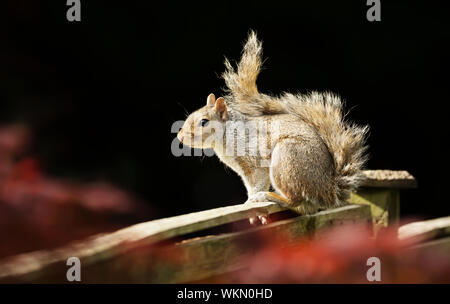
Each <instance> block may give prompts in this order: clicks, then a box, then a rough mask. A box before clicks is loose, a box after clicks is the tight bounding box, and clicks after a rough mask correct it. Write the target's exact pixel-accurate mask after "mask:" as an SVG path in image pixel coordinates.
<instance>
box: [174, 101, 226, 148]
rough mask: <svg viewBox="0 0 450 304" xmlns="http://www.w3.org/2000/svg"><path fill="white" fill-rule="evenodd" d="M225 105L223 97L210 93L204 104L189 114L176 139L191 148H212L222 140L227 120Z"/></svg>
mask: <svg viewBox="0 0 450 304" xmlns="http://www.w3.org/2000/svg"><path fill="white" fill-rule="evenodd" d="M227 118H228V114H227V105H226V102H225V99H224V98H223V97H219V98H217V100H216V97H215V96H214V94H210V95H209V96H208V98H207V100H206V105H205V106H204V107H202V108H200V109H198V110H197V111H195V112H193V113H192V114H190V115H189V117H188V118H187V119H186V121H185V122H184V125H183V127H182V128H181V130H180V131H179V132H178V135H177V137H178V140H180V141H181V142H182V143H183V144H185V145H188V146H190V147H193V148H202V149H207V148H214V146H215V145H216V144H217V143H218V142H219V141H222V140H223V134H224V128H225V123H226V121H227Z"/></svg>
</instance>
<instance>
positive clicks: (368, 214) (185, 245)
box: [0, 170, 450, 283]
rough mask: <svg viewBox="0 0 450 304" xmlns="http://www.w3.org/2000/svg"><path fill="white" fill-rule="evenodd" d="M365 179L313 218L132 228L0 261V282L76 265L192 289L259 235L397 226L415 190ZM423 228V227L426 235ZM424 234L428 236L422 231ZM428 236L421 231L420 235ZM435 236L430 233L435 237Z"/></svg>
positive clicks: (219, 214) (235, 211) (253, 211)
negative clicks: (403, 194)
mask: <svg viewBox="0 0 450 304" xmlns="http://www.w3.org/2000/svg"><path fill="white" fill-rule="evenodd" d="M365 175H366V177H367V180H366V181H365V183H364V185H363V186H362V187H361V188H360V190H358V192H357V193H354V194H352V196H351V198H350V200H349V203H350V204H349V205H347V206H344V207H340V208H336V209H330V210H326V211H321V212H318V213H316V214H312V215H300V216H299V215H296V214H293V213H291V212H290V211H288V210H286V209H284V208H283V207H281V206H280V205H278V204H274V203H270V202H264V203H254V204H239V205H233V206H227V207H222V208H216V209H211V210H205V211H200V212H195V213H190V214H185V215H180V216H175V217H170V218H164V219H159V220H154V221H150V222H144V223H140V224H136V225H133V226H130V227H127V228H124V229H121V230H118V231H116V232H113V233H106V234H100V235H96V236H93V237H90V238H89V239H86V240H83V241H77V242H74V243H72V244H69V245H67V246H65V247H62V248H59V249H56V250H51V251H47V250H42V251H36V252H30V253H24V254H20V255H16V256H12V257H9V258H6V259H3V260H2V261H0V282H61V283H64V282H67V280H66V271H67V268H68V266H67V265H66V261H67V259H68V258H69V257H77V258H79V259H80V261H81V264H82V271H83V281H84V282H103V283H107V282H115V283H116V282H124V283H143V282H145V283H180V282H195V281H199V280H204V279H208V278H211V277H214V276H218V275H222V274H226V273H229V272H233V271H236V270H239V269H242V268H243V267H245V265H244V264H243V263H242V261H243V260H244V259H243V257H245V256H249V255H251V254H252V253H253V252H254V248H252V246H248V245H246V244H248V243H249V242H247V241H248V240H250V239H255V238H257V237H258V235H259V234H261V232H263V233H264V234H265V235H270V236H271V237H272V238H274V239H276V238H277V237H281V236H282V237H283V240H284V241H285V243H286V246H288V245H289V242H290V241H295V240H298V239H299V238H300V237H304V236H305V235H308V237H316V236H318V235H320V231H321V230H322V228H324V227H330V226H335V225H342V224H343V223H360V224H361V225H359V227H361V229H371V231H373V233H374V236H376V235H377V234H378V233H379V232H380V230H381V229H384V228H386V227H388V226H390V225H397V224H398V220H399V210H400V193H399V192H400V191H401V190H402V189H405V188H414V187H416V180H415V179H414V177H412V176H411V175H410V174H409V173H408V172H406V171H389V170H374V171H365ZM266 214H271V220H272V222H271V223H270V224H268V225H264V226H258V227H251V226H250V225H249V224H248V221H247V219H248V218H249V217H250V216H257V215H266ZM419 226H420V224H417V225H416V226H405V227H401V229H400V234H399V236H400V237H402V238H413V237H415V238H417V237H418V236H419V239H420V241H423V240H430V239H432V238H433V235H434V236H435V235H436V233H440V235H443V234H448V233H449V232H450V231H449V230H450V228H449V227H450V218H443V219H440V221H437V222H433V223H432V224H431V225H430V224H429V223H428V224H427V223H422V226H420V227H419ZM424 227H427V228H424ZM427 229H428V230H427ZM424 231H426V232H424ZM433 233H434V234H433Z"/></svg>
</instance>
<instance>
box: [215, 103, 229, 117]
mask: <svg viewBox="0 0 450 304" xmlns="http://www.w3.org/2000/svg"><path fill="white" fill-rule="evenodd" d="M215 108H216V113H217V114H219V116H220V118H222V120H225V119H226V118H227V104H226V103H225V99H224V98H223V97H219V98H217V100H216V106H215Z"/></svg>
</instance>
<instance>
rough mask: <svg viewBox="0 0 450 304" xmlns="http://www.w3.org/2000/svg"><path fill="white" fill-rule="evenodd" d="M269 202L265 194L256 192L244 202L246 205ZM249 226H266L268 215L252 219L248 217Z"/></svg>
mask: <svg viewBox="0 0 450 304" xmlns="http://www.w3.org/2000/svg"><path fill="white" fill-rule="evenodd" d="M267 201H270V200H269V199H268V196H267V192H257V193H255V194H253V195H252V196H250V197H249V198H248V200H247V201H246V202H245V203H246V204H247V203H261V202H267ZM248 220H249V222H250V225H253V226H257V225H266V224H268V223H269V215H258V216H254V217H250V218H249V219H248Z"/></svg>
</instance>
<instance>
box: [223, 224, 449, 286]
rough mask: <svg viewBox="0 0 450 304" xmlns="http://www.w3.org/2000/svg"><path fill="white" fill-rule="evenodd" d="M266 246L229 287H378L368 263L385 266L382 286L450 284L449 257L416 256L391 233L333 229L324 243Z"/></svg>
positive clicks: (441, 254) (419, 253)
mask: <svg viewBox="0 0 450 304" xmlns="http://www.w3.org/2000/svg"><path fill="white" fill-rule="evenodd" d="M264 238H265V239H266V241H265V242H264V244H263V246H262V247H260V248H258V250H256V252H255V254H252V256H251V257H248V258H247V259H245V261H244V263H245V264H248V265H249V267H248V268H246V269H245V270H243V271H239V272H237V273H236V274H234V275H233V276H232V277H227V278H226V279H225V281H227V282H230V281H231V282H239V283H376V282H369V281H368V280H367V277H366V273H367V271H368V270H369V268H370V267H371V265H369V266H368V265H367V259H368V258H370V257H377V258H379V259H380V261H381V268H380V269H381V283H450V259H449V258H448V251H447V253H445V252H436V251H433V250H431V249H422V250H411V249H408V245H410V244H408V242H405V241H400V240H398V238H397V232H396V229H394V228H390V229H388V230H385V231H384V232H383V233H381V234H380V235H379V236H377V238H376V240H375V239H374V238H373V235H372V233H371V232H369V231H368V230H364V229H359V228H358V227H355V225H348V226H342V227H339V228H335V229H330V230H328V231H325V232H323V233H322V234H321V236H320V238H318V239H313V240H310V239H303V240H300V241H298V242H296V243H295V244H293V245H292V246H286V245H285V244H286V243H287V242H286V240H283V239H282V238H281V239H278V241H276V242H272V241H270V239H268V238H266V237H264Z"/></svg>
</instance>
